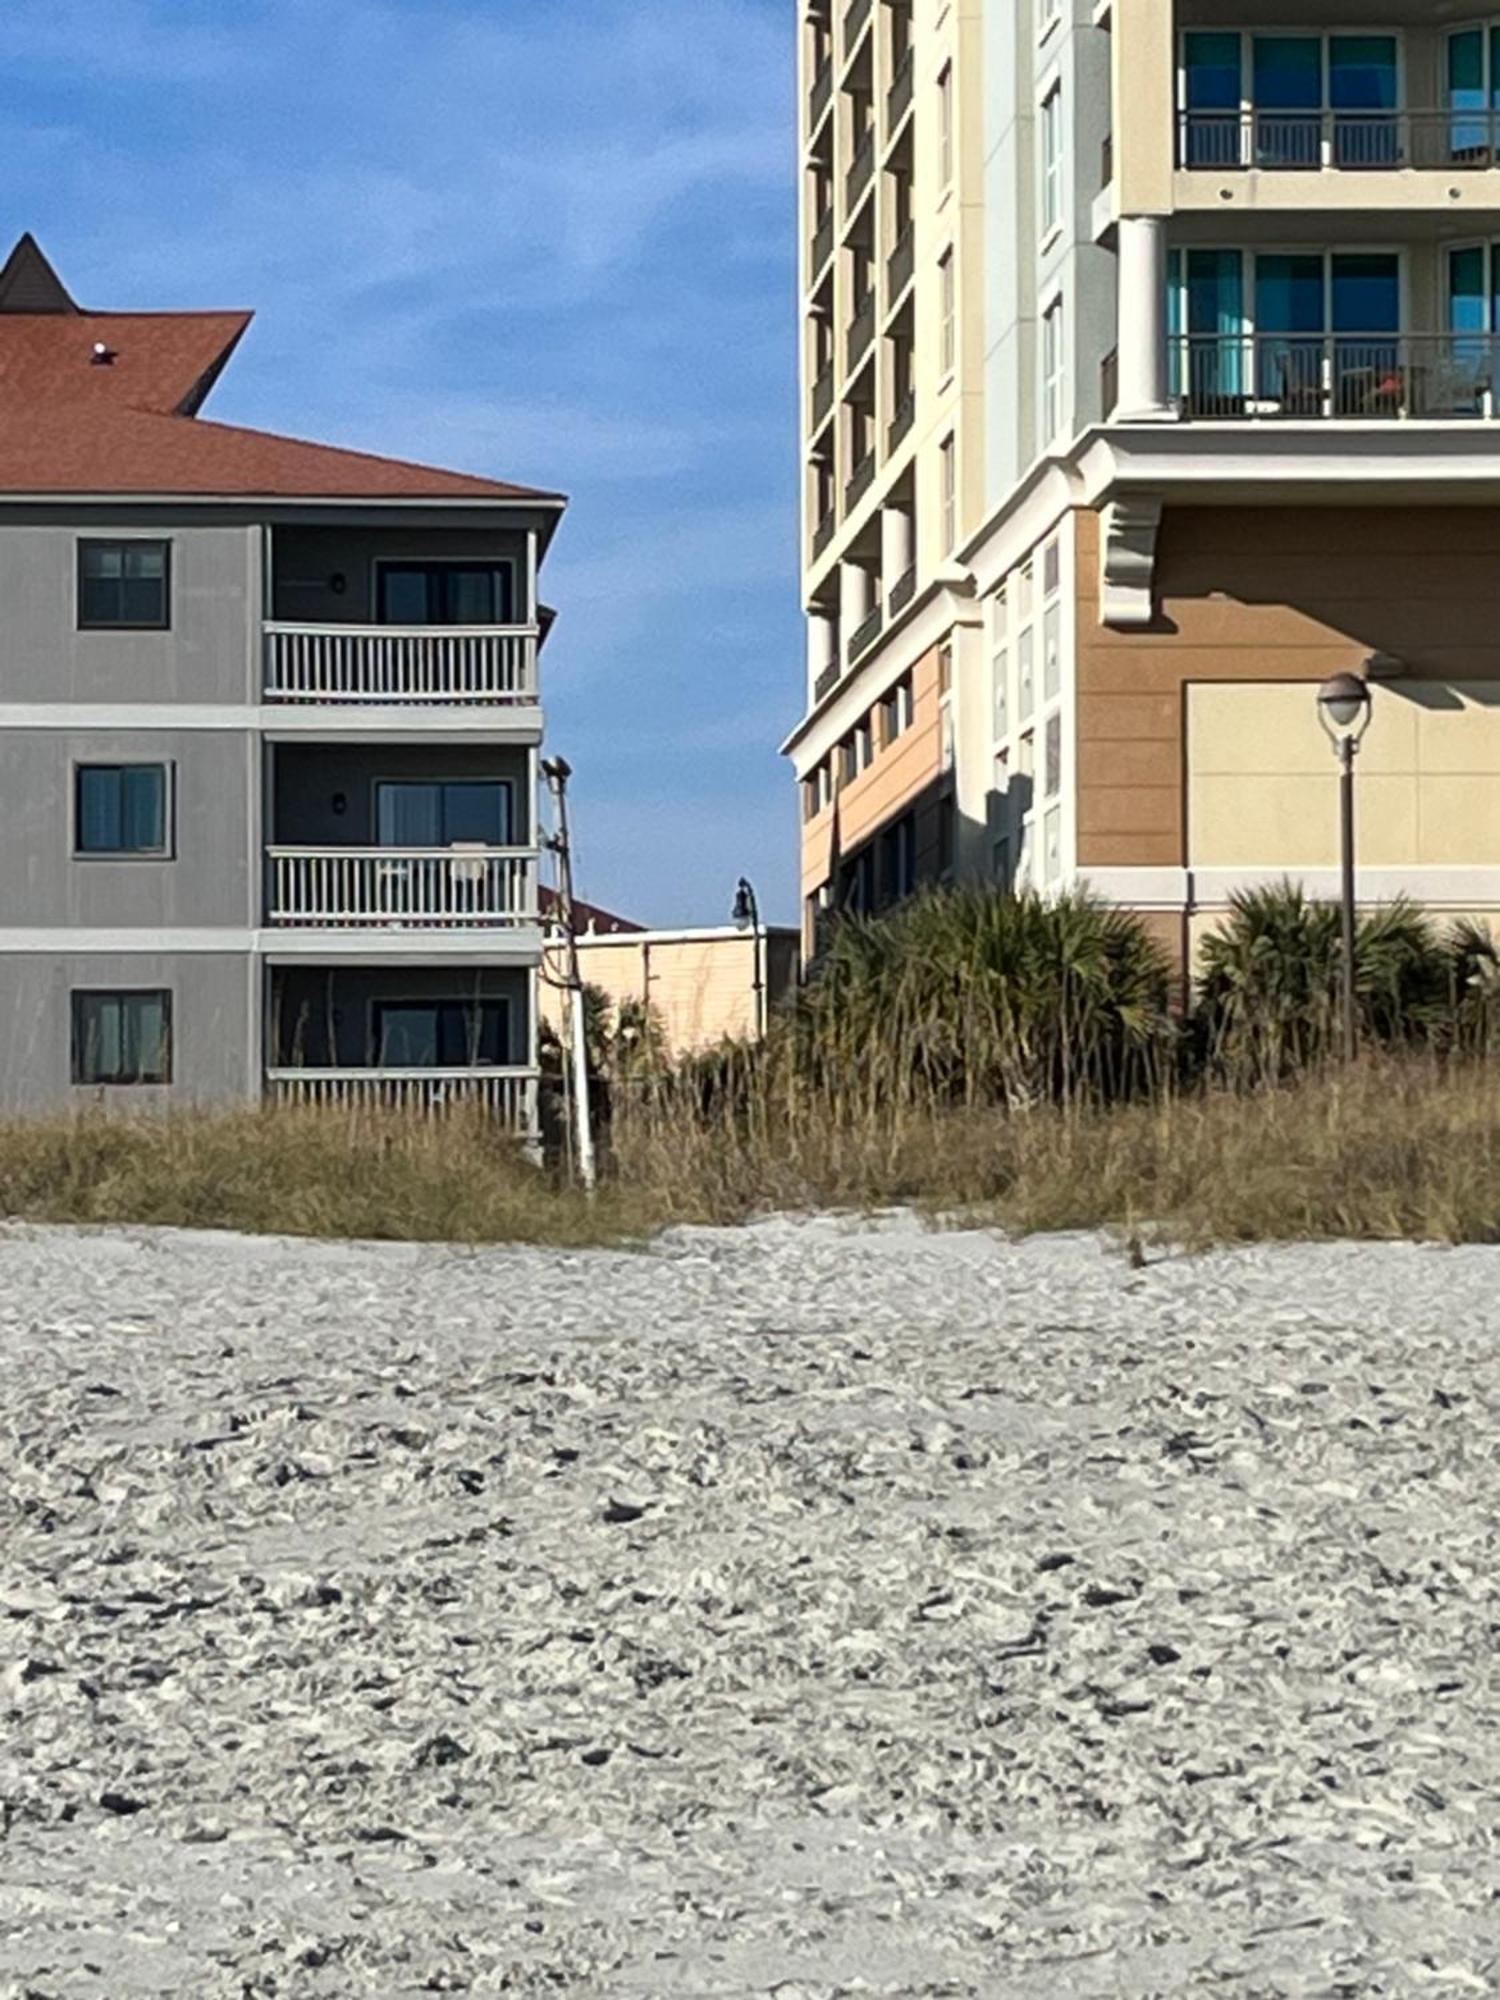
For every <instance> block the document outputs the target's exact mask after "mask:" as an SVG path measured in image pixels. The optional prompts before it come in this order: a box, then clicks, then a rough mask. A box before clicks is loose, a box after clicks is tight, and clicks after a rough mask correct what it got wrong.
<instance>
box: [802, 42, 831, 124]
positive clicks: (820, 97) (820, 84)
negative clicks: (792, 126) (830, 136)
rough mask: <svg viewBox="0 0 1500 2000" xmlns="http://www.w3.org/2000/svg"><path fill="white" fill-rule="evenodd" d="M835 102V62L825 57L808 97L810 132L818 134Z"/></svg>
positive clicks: (819, 66) (819, 65)
mask: <svg viewBox="0 0 1500 2000" xmlns="http://www.w3.org/2000/svg"><path fill="white" fill-rule="evenodd" d="M832 102H833V60H832V58H831V57H829V56H824V58H823V60H822V62H820V63H819V64H818V69H817V74H816V75H815V76H814V77H813V81H812V91H811V93H810V94H809V97H808V104H807V125H808V130H809V131H810V132H816V131H817V129H818V127H819V125H820V124H821V123H822V122H823V113H824V112H825V111H826V110H827V109H828V107H829V105H830V104H831V103H832Z"/></svg>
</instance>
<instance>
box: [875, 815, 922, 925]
mask: <svg viewBox="0 0 1500 2000" xmlns="http://www.w3.org/2000/svg"><path fill="white" fill-rule="evenodd" d="M916 886H917V821H916V815H915V814H914V813H906V814H904V815H903V816H902V817H901V818H900V819H898V820H896V821H895V822H894V823H893V824H892V825H890V826H888V827H887V828H886V829H885V831H884V832H883V833H882V834H881V836H880V895H881V900H882V901H883V902H886V903H899V902H900V901H901V900H902V899H903V897H906V896H909V895H911V893H912V892H913V890H914V889H915V888H916Z"/></svg>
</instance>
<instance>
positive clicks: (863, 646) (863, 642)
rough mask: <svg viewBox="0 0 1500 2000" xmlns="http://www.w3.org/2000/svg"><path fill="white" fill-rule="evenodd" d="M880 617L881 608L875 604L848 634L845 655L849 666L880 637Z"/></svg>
mask: <svg viewBox="0 0 1500 2000" xmlns="http://www.w3.org/2000/svg"><path fill="white" fill-rule="evenodd" d="M881 619H882V613H881V609H880V606H879V605H878V604H877V605H876V606H875V609H874V610H873V611H872V612H870V614H869V616H868V617H866V618H862V619H861V620H860V621H859V623H858V624H857V625H856V626H855V628H854V630H853V631H852V632H851V633H850V634H849V648H848V652H847V654H846V655H845V657H846V658H847V659H848V661H849V663H850V665H851V666H852V665H853V663H854V662H855V661H856V660H857V659H858V658H859V656H860V654H861V653H867V652H868V651H869V649H870V648H871V646H873V645H874V643H875V641H876V640H877V639H878V638H879V637H880V626H881Z"/></svg>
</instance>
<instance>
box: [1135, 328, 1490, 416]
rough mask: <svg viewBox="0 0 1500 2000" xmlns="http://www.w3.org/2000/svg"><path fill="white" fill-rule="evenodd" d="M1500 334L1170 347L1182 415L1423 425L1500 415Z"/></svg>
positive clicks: (1317, 337) (1295, 338) (1211, 341)
mask: <svg viewBox="0 0 1500 2000" xmlns="http://www.w3.org/2000/svg"><path fill="white" fill-rule="evenodd" d="M1497 373H1500V335H1495V334H1486V333H1329V334H1320V333H1256V334H1237V333H1229V334H1222V333H1210V334H1184V335H1178V336H1177V337H1176V338H1174V340H1173V342H1172V387H1173V391H1174V393H1175V395H1176V397H1177V399H1178V402H1179V405H1180V407H1181V409H1182V413H1183V415H1184V416H1188V417H1210V418H1214V419H1216V420H1222V419H1227V418H1242V417H1243V418H1261V417H1264V418H1276V417H1290V418H1300V419H1302V420H1304V421H1306V420H1309V419H1327V420H1334V421H1339V420H1350V421H1352V420H1373V419H1384V420H1386V421H1391V422H1396V421H1401V420H1403V419H1404V420H1407V421H1415V422H1421V421H1423V420H1428V419H1438V418H1462V417H1469V418H1486V417H1493V416H1494V415H1495V414H1496V378H1497Z"/></svg>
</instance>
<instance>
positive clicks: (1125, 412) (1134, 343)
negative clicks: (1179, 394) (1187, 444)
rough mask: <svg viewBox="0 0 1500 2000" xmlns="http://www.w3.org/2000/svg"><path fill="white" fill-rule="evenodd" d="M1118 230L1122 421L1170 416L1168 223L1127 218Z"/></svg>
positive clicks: (1148, 217)
mask: <svg viewBox="0 0 1500 2000" xmlns="http://www.w3.org/2000/svg"><path fill="white" fill-rule="evenodd" d="M1119 229H1120V237H1119V243H1120V247H1119V265H1118V275H1119V291H1120V297H1119V342H1118V345H1119V367H1120V403H1119V417H1120V420H1121V421H1122V422H1130V421H1133V420H1134V419H1136V418H1139V417H1146V418H1148V419H1149V418H1153V417H1154V418H1160V417H1169V416H1170V415H1171V414H1172V412H1171V405H1170V403H1169V400H1168V394H1167V381H1168V376H1167V226H1166V221H1165V219H1164V218H1163V217H1162V216H1159V215H1122V216H1121V218H1120V225H1119Z"/></svg>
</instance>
